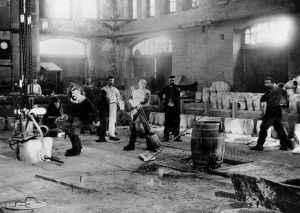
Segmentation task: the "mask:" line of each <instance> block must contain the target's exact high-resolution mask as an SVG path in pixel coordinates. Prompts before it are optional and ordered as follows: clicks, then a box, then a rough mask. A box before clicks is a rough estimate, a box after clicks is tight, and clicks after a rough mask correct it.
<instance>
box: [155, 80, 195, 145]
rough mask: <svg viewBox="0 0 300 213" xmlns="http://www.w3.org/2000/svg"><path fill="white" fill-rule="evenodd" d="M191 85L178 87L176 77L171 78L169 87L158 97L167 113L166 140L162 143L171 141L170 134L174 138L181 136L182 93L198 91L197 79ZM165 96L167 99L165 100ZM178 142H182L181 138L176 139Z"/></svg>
mask: <svg viewBox="0 0 300 213" xmlns="http://www.w3.org/2000/svg"><path fill="white" fill-rule="evenodd" d="M194 80H195V82H194V83H193V84H190V85H176V84H175V76H174V75H172V76H170V77H169V85H168V86H165V87H164V88H163V89H162V90H161V91H160V92H159V93H158V97H159V99H160V101H161V102H162V104H163V111H164V113H165V128H164V138H163V140H162V141H169V135H170V132H172V134H173V135H174V137H176V136H178V135H179V130H180V92H181V91H185V90H191V91H196V90H197V78H195V79H194ZM163 96H165V98H163ZM175 141H177V142H182V140H181V139H180V136H179V137H177V138H176V140H175Z"/></svg>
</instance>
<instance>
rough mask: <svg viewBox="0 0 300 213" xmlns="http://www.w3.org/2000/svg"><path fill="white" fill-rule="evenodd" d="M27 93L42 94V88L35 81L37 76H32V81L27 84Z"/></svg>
mask: <svg viewBox="0 0 300 213" xmlns="http://www.w3.org/2000/svg"><path fill="white" fill-rule="evenodd" d="M27 93H28V94H33V95H42V88H41V86H40V85H39V84H38V83H37V77H36V76H34V77H33V79H32V83H31V84H29V85H28V86H27Z"/></svg>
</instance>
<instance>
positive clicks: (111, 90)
mask: <svg viewBox="0 0 300 213" xmlns="http://www.w3.org/2000/svg"><path fill="white" fill-rule="evenodd" d="M114 81H115V79H114V77H113V76H109V77H108V78H107V85H106V86H105V87H103V88H102V90H105V92H106V94H107V95H106V97H107V99H108V101H109V124H108V132H109V139H111V140H116V141H118V140H120V139H119V138H118V137H117V136H116V121H117V106H118V105H119V107H120V110H124V102H123V100H122V97H121V95H120V92H119V90H118V89H117V88H116V87H114V86H113V84H114Z"/></svg>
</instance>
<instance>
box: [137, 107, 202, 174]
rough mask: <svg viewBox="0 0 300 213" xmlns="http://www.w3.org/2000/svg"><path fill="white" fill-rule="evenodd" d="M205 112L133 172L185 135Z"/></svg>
mask: <svg viewBox="0 0 300 213" xmlns="http://www.w3.org/2000/svg"><path fill="white" fill-rule="evenodd" d="M205 114H206V113H205V112H204V113H202V114H201V115H200V117H199V118H198V119H197V120H195V121H194V122H193V123H192V124H191V125H190V126H188V127H187V128H186V129H185V130H183V131H182V132H180V133H179V134H178V135H177V136H176V137H175V138H173V140H171V141H170V142H169V143H167V144H166V145H165V146H164V147H163V148H161V149H159V150H158V151H157V153H155V154H154V155H153V156H152V157H151V158H150V159H149V160H148V161H146V162H145V163H143V164H142V165H140V166H139V167H138V168H136V169H135V170H133V171H132V172H131V173H135V172H137V171H138V170H140V168H142V167H143V166H144V165H146V164H147V163H148V162H150V161H151V160H152V159H153V158H154V157H155V156H157V155H158V154H159V153H161V152H162V151H163V150H164V149H165V148H167V147H168V146H169V145H170V144H171V143H173V142H174V141H175V140H176V139H177V138H178V137H180V136H181V135H183V133H185V132H186V131H188V130H189V129H190V128H191V127H192V126H194V124H195V123H196V122H198V121H199V120H200V119H201V118H203V117H204V116H205Z"/></svg>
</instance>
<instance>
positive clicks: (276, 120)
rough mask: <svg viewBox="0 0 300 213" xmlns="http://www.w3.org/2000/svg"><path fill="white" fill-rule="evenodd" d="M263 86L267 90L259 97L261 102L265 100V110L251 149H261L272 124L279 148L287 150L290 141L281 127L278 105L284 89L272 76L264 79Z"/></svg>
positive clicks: (280, 113) (280, 114) (289, 146)
mask: <svg viewBox="0 0 300 213" xmlns="http://www.w3.org/2000/svg"><path fill="white" fill-rule="evenodd" d="M264 84H265V87H266V88H267V91H266V92H265V94H264V95H263V96H262V97H261V99H260V101H261V102H266V103H267V106H266V111H265V113H264V118H263V122H262V123H261V125H260V132H259V137H258V140H257V144H256V146H254V147H252V148H251V150H258V151H263V149H264V148H263V146H264V143H265V140H266V137H267V131H268V129H269V127H271V126H272V125H273V126H274V128H275V130H276V132H277V134H278V137H279V139H280V150H285V151H287V150H288V149H293V148H294V147H293V143H292V141H291V140H290V139H289V138H288V137H287V134H286V133H285V131H284V129H283V127H282V123H281V121H282V111H281V107H280V98H281V95H282V94H284V93H285V90H283V89H282V88H280V87H278V86H276V85H275V84H274V81H273V80H272V77H267V78H266V79H265V82H264Z"/></svg>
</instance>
